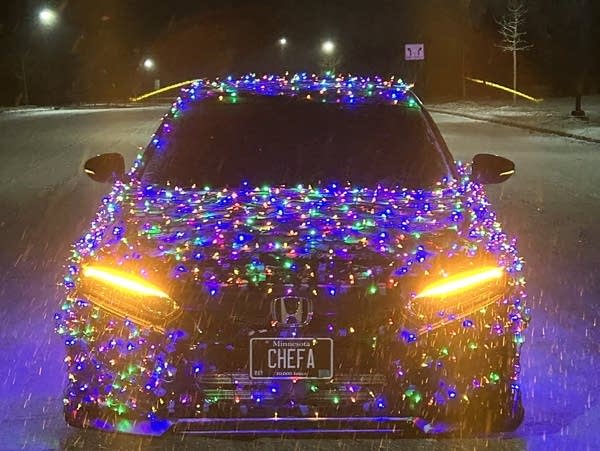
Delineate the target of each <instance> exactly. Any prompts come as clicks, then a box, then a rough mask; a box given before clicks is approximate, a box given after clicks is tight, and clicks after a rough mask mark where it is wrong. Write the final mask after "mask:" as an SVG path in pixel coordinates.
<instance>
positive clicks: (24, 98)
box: [21, 57, 29, 105]
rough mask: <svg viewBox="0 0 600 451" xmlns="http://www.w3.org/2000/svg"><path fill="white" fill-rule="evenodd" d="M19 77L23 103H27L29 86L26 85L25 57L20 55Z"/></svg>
mask: <svg viewBox="0 0 600 451" xmlns="http://www.w3.org/2000/svg"><path fill="white" fill-rule="evenodd" d="M21 78H22V80H23V104H24V105H29V86H28V85H27V70H26V68H25V57H21Z"/></svg>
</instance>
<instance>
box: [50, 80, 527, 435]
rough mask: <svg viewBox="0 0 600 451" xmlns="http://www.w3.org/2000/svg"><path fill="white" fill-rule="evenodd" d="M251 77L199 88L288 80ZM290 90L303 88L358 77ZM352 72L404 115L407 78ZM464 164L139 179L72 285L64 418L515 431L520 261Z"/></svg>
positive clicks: (109, 425) (162, 426)
mask: <svg viewBox="0 0 600 451" xmlns="http://www.w3.org/2000/svg"><path fill="white" fill-rule="evenodd" d="M248 80H249V79H246V81H245V82H244V81H241V82H231V84H230V85H226V86H223V85H217V86H216V87H215V86H213V85H211V84H207V85H206V88H205V89H206V92H214V96H215V97H218V98H219V101H220V99H221V98H222V97H223V96H229V97H230V98H231V97H233V98H234V99H236V100H235V102H243V96H240V95H239V92H244V89H243V87H244V86H245V85H244V83H246V84H248V85H249V86H250V87H247V88H245V91H248V92H249V91H251V92H254V91H259V92H261V91H266V92H269V93H271V94H273V92H275V91H276V90H277V89H279V90H281V91H282V92H287V91H286V89H289V87H290V86H294V84H293V82H292V83H291V84H288V82H287V81H285V82H283V81H282V80H281V79H262V80H261V79H253V80H254V81H248ZM296 83H297V86H296V87H295V88H294V89H292V90H291V92H292V94H293V95H299V94H298V92H301V93H302V92H304V94H302V95H303V96H304V97H302V98H304V99H305V100H315V99H314V97H317V94H318V93H320V94H322V95H323V96H325V95H326V91H327V89H326V88H327V87H329V89H332V90H333V91H335V92H337V91H338V90H340V89H341V88H340V87H339V86H338V85H340V84H342V83H343V84H345V85H344V86H346V87H348V84H349V83H350V84H352V85H353V86H356V83H357V81H356V80H331V82H330V84H329V85H328V84H327V83H326V82H323V81H318V80H313V79H304V81H302V80H301V79H297V80H296ZM361 83H363V85H364V89H367V90H368V89H372V90H375V91H376V92H377V90H376V89H375V88H369V86H370V85H371V84H373V83H374V85H376V86H379V92H380V96H381V97H383V98H386V99H387V100H388V101H390V102H391V104H392V105H396V104H398V101H400V100H402V99H403V100H402V101H403V102H405V104H406V105H407V108H413V109H414V108H415V105H416V104H415V100H414V99H413V98H412V97H410V96H409V94H407V91H406V87H404V88H402V89H400V88H399V87H398V86H397V85H385V84H383V83H382V82H381V81H379V82H373V83H372V82H371V81H368V80H363V81H362V82H361ZM378 83H379V84H378ZM261 86H262V87H261ZM234 88H236V89H237V90H238V91H239V92H238V91H236V90H234ZM211 90H212V91H211ZM303 90H304V91H303ZM323 90H325V91H323ZM186 92H187V95H188V98H187V101H188V102H195V101H196V97H202V96H201V94H200V93H201V89H200V87H199V86H197V87H193V88H192V89H190V90H189V91H186ZM307 92H308V93H310V94H311V95H309V94H307ZM344 92H345V93H347V91H344ZM232 93H236V95H235V96H233V95H232ZM206 95H208V94H206ZM392 95H393V96H395V97H392ZM307 96H308V97H309V98H308V99H306V97H307ZM352 98H353V99H355V98H356V97H352ZM240 99H242V100H240ZM326 100H328V101H329V99H326ZM317 101H318V97H317ZM235 102H234V103H235ZM394 102H396V103H394ZM409 104H410V105H409ZM269 105H271V104H269ZM188 107H189V106H188V104H187V103H186V100H183V99H180V100H179V101H178V102H177V103H176V104H175V106H174V110H173V111H172V112H171V115H170V116H169V117H168V118H167V119H166V120H165V122H164V124H163V125H162V126H161V128H160V129H159V133H157V135H155V137H154V139H153V144H152V145H153V146H154V147H153V150H152V151H151V152H154V153H157V152H161V151H162V149H165V148H166V149H168V148H169V139H170V138H169V136H170V134H171V133H176V129H177V120H178V117H179V115H180V114H181V113H182V112H183V115H184V116H183V117H185V111H186V109H187V108H188ZM286 108H287V107H286ZM294 108H295V107H294ZM369 111H370V110H369ZM418 112H419V110H418V109H417V111H416V112H415V113H412V112H411V113H410V114H411V115H412V114H417V113H418ZM352 114H353V113H352ZM386 114H387V113H386ZM173 130H175V131H173ZM276 138H277V136H275V138H273V139H274V140H276ZM147 152H148V151H147ZM144 165H146V166H147V167H148V168H151V167H152V164H151V163H147V162H145V161H144V160H140V161H139V162H138V163H136V167H137V170H138V171H139V170H140V169H139V168H142V167H144ZM144 171H146V174H147V173H148V169H147V168H145V169H144ZM470 176H471V170H470V168H469V167H466V166H458V167H457V168H456V172H455V173H454V174H453V175H452V176H448V177H443V178H442V179H441V180H439V181H438V182H436V183H435V185H434V186H433V187H430V188H427V189H421V188H403V187H399V186H397V185H394V184H390V183H382V184H379V185H375V186H368V185H362V186H357V185H353V184H350V183H347V182H341V183H340V182H335V183H328V184H318V185H314V186H313V185H310V184H307V185H293V186H290V185H285V184H280V185H272V186H265V185H256V184H253V183H249V182H247V183H242V184H240V185H239V187H237V188H233V187H230V186H228V187H221V188H210V187H204V186H202V187H196V186H191V187H180V186H177V185H171V186H168V185H160V184H149V183H146V182H145V181H144V176H142V177H141V178H139V177H137V178H136V176H135V171H134V175H133V177H132V179H131V181H129V182H117V183H116V184H115V186H114V187H113V191H112V193H111V194H110V195H109V196H108V197H107V198H106V200H105V202H104V204H103V207H102V209H101V210H100V212H99V214H98V217H97V218H96V221H95V222H94V224H93V226H92V228H91V230H90V231H89V232H88V234H86V235H85V236H84V237H83V238H82V239H81V240H80V242H79V243H78V244H77V245H76V246H75V248H74V255H73V258H72V260H71V262H70V266H69V271H70V273H69V275H68V276H67V277H66V279H65V285H66V287H67V289H68V290H67V291H68V297H67V300H66V302H65V303H64V305H63V309H62V311H61V313H59V314H57V320H58V329H59V332H60V333H61V334H62V335H63V336H64V337H65V342H66V344H67V366H68V369H69V380H70V383H69V386H68V388H67V392H66V396H65V414H66V417H67V420H68V421H69V423H71V424H74V425H78V426H88V427H97V428H104V429H108V430H119V431H130V432H138V433H154V434H161V433H164V432H165V431H167V430H170V431H173V432H189V433H202V434H224V435H231V434H257V433H274V434H281V433H286V434H296V433H307V432H308V433H310V432H314V431H318V432H321V433H339V432H355V433H361V432H362V433H374V432H378V433H394V432H400V431H403V430H407V429H411V428H415V427H417V428H418V429H420V430H421V431H424V432H431V433H433V432H443V431H447V430H449V429H452V428H457V427H461V428H472V429H474V430H493V429H498V428H504V429H509V428H511V427H515V426H516V425H518V423H519V422H520V416H521V415H522V407H521V404H520V391H519V390H520V388H519V385H518V372H519V354H520V345H521V342H522V331H523V329H524V327H525V325H526V322H527V315H526V310H525V306H524V299H525V293H524V291H523V285H524V281H523V278H522V276H521V270H522V261H521V259H520V257H519V256H518V254H517V252H516V249H515V246H514V242H513V241H511V240H510V239H509V238H508V237H507V236H506V235H505V234H504V233H503V232H502V230H501V228H500V225H499V224H498V222H497V221H496V219H495V216H494V213H493V212H492V211H491V210H490V209H489V204H488V202H487V199H486V198H485V195H484V193H483V190H482V187H481V185H480V184H478V183H475V182H473V181H471V180H470ZM482 421H483V423H484V424H483V426H482V423H481V422H482Z"/></svg>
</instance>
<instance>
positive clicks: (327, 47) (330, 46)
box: [321, 40, 335, 55]
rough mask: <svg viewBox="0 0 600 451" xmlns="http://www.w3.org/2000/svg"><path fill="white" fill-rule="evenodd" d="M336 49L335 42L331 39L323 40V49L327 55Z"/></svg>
mask: <svg viewBox="0 0 600 451" xmlns="http://www.w3.org/2000/svg"><path fill="white" fill-rule="evenodd" d="M334 50H335V44H334V43H333V41H331V40H327V41H325V42H323V44H322V45H321V51H322V52H323V53H325V54H326V55H331V54H332V53H333V52H334Z"/></svg>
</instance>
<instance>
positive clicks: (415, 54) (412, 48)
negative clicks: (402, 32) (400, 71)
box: [404, 44, 425, 61]
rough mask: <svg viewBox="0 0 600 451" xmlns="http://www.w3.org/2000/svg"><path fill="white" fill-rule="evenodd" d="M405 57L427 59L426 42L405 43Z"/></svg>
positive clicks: (415, 59) (410, 59)
mask: <svg viewBox="0 0 600 451" xmlns="http://www.w3.org/2000/svg"><path fill="white" fill-rule="evenodd" d="M404 59H405V60H406V61H417V60H424V59H425V44H404Z"/></svg>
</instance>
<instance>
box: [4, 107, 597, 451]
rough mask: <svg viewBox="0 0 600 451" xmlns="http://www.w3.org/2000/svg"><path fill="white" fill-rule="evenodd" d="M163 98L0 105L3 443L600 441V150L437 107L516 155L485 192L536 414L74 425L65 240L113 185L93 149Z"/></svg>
mask: <svg viewBox="0 0 600 451" xmlns="http://www.w3.org/2000/svg"><path fill="white" fill-rule="evenodd" d="M163 112H164V108H159V109H157V108H137V109H115V110H59V111H39V112H28V113H3V114H0V161H1V162H2V164H1V165H0V268H1V269H0V306H1V308H0V449H23V448H26V449H57V448H81V449H90V448H93V447H98V446H99V447H102V448H104V449H106V448H109V447H110V448H122V449H138V448H140V447H149V448H151V449H165V448H166V449H172V448H173V449H182V448H186V447H189V448H198V447H201V446H202V447H204V449H217V448H218V449H273V450H275V449H277V450H279V449H320V450H324V449H415V450H420V449H444V450H446V449H465V450H471V449H482V448H486V449H502V450H513V449H514V450H521V449H544V450H546V449H550V450H552V449H567V448H569V449H571V450H585V449H600V437H598V435H599V431H600V374H599V373H600V325H599V324H598V322H599V320H600V239H598V236H600V225H597V224H598V223H599V221H600V171H599V170H598V168H600V146H599V145H594V144H586V143H582V142H576V141H571V140H568V139H566V138H558V137H554V136H543V135H538V134H530V133H528V132H526V131H524V130H520V129H514V128H509V127H504V126H500V125H494V124H488V123H482V122H475V121H471V120H468V119H463V118H455V117H452V116H445V115H437V116H435V119H436V120H437V121H438V123H439V125H440V128H441V130H442V133H443V134H444V136H445V137H446V139H447V141H448V143H449V145H450V147H451V149H452V150H453V152H454V154H455V156H456V157H457V159H462V160H468V159H470V157H471V156H472V155H473V154H475V153H477V152H482V151H487V152H493V153H498V154H501V155H505V156H507V157H509V158H511V159H513V160H514V161H515V162H516V165H517V174H516V175H515V176H514V178H513V179H512V180H510V181H508V182H506V183H505V184H504V185H499V186H496V187H491V188H490V189H489V193H490V196H491V197H492V199H493V201H494V204H495V206H496V209H497V210H498V212H499V217H500V219H501V221H502V222H504V224H505V226H506V229H507V230H508V231H510V232H511V233H515V234H516V235H517V236H518V237H519V242H520V249H521V252H522V254H523V255H524V256H525V258H526V259H527V274H528V278H529V292H530V295H531V301H530V303H531V305H532V306H533V314H534V316H533V321H532V324H531V327H530V328H529V329H528V332H527V342H526V344H525V347H524V357H523V388H524V395H525V399H524V401H525V407H526V417H525V422H524V424H523V426H521V428H520V429H519V430H518V431H517V432H516V433H515V434H512V435H511V436H506V437H495V438H490V439H468V440H458V439H452V440H433V439H431V440H395V441H390V440H382V441H381V440H360V441H354V440H342V441H333V442H330V441H326V440H302V441H296V440H290V441H288V442H286V443H282V442H281V441H279V440H266V439H261V440H257V441H249V442H228V441H214V440H209V441H202V443H201V441H199V440H198V439H194V440H190V439H185V441H184V442H181V438H176V439H172V438H171V439H160V440H148V439H141V438H136V437H129V436H123V435H118V436H110V435H105V434H101V433H97V432H90V431H87V432H86V431H79V430H76V429H71V428H68V427H67V426H65V424H64V422H63V419H62V414H61V402H62V400H61V390H62V385H63V377H64V376H63V371H62V363H61V360H62V357H63V350H62V345H61V340H60V339H59V338H58V337H57V336H56V335H54V333H53V330H52V327H53V321H52V314H53V312H54V311H55V309H56V308H57V303H58V297H59V295H60V291H59V289H58V288H57V287H56V286H55V285H56V281H57V278H58V276H59V275H60V273H61V269H60V266H61V264H62V262H63V260H64V258H65V256H66V253H67V250H68V245H69V243H71V242H72V241H73V240H74V239H75V238H76V237H77V236H78V234H79V233H80V232H81V231H82V230H83V229H84V227H85V226H86V225H87V224H88V222H89V220H90V219H91V217H92V214H93V213H94V211H95V209H96V205H97V203H98V200H99V198H100V196H101V194H102V193H103V192H105V190H106V189H107V187H106V186H102V185H99V184H95V183H93V182H91V181H90V180H89V179H87V177H85V176H84V175H83V173H82V172H81V166H82V164H83V162H84V161H85V159H86V158H87V157H88V156H90V155H93V154H96V153H102V152H109V151H113V152H115V151H116V152H122V153H123V154H125V156H126V158H127V160H128V162H129V161H131V160H132V158H133V156H134V155H135V154H136V152H137V149H136V148H137V146H143V145H145V142H146V141H147V140H148V138H149V135H150V134H151V133H152V131H153V130H154V128H155V127H156V125H157V123H158V120H159V119H160V117H161V115H162V113H163Z"/></svg>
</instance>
